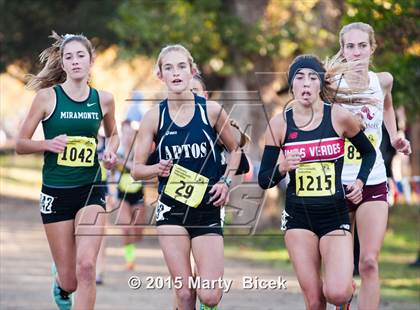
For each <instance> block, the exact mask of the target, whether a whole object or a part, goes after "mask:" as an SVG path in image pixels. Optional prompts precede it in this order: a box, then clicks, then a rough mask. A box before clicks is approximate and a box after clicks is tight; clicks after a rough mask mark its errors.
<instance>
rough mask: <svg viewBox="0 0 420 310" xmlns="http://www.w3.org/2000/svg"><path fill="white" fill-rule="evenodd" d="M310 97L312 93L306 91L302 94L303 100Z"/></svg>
mask: <svg viewBox="0 0 420 310" xmlns="http://www.w3.org/2000/svg"><path fill="white" fill-rule="evenodd" d="M309 97H311V92H310V91H307V90H305V91H303V92H302V98H303V99H306V98H309Z"/></svg>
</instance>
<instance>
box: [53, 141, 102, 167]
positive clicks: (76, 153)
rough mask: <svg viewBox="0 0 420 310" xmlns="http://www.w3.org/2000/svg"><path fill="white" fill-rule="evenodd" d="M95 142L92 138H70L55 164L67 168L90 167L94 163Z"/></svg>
mask: <svg viewBox="0 0 420 310" xmlns="http://www.w3.org/2000/svg"><path fill="white" fill-rule="evenodd" d="M95 152H96V141H95V139H94V138H88V137H81V136H70V137H67V145H66V147H65V148H64V151H63V152H62V153H59V154H58V156H57V164H58V165H60V166H68V167H92V166H93V165H94V163H95Z"/></svg>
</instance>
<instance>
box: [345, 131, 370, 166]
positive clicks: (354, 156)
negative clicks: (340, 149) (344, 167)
mask: <svg viewBox="0 0 420 310" xmlns="http://www.w3.org/2000/svg"><path fill="white" fill-rule="evenodd" d="M367 138H368V139H369V141H370V143H372V145H373V147H376V144H377V141H378V138H377V137H376V135H375V134H373V133H369V134H368V135H367ZM344 163H345V164H352V165H360V164H361V163H362V156H361V155H360V153H359V152H358V151H357V149H356V147H355V146H354V145H353V144H352V143H351V142H350V141H349V140H348V139H346V142H345V144H344Z"/></svg>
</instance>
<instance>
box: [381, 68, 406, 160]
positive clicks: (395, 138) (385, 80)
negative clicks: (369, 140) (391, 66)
mask: <svg viewBox="0 0 420 310" xmlns="http://www.w3.org/2000/svg"><path fill="white" fill-rule="evenodd" d="M378 78H379V81H380V83H381V87H382V90H383V92H384V94H385V98H384V124H385V128H386V130H387V131H388V134H389V138H390V140H391V145H392V146H393V147H394V148H395V149H396V150H397V151H398V152H401V153H403V154H405V155H409V154H411V146H410V142H409V141H408V140H407V139H406V138H405V137H404V136H401V135H399V134H398V131H397V122H396V119H395V111H394V106H393V104H392V86H393V83H394V78H393V77H392V75H391V73H389V72H381V73H378Z"/></svg>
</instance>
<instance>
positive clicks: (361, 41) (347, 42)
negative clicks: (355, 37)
mask: <svg viewBox="0 0 420 310" xmlns="http://www.w3.org/2000/svg"><path fill="white" fill-rule="evenodd" d="M363 43H365V44H367V43H368V42H367V41H361V42H356V43H355V42H347V43H346V45H349V44H363Z"/></svg>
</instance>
